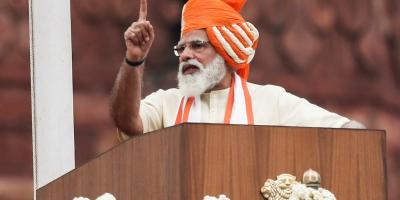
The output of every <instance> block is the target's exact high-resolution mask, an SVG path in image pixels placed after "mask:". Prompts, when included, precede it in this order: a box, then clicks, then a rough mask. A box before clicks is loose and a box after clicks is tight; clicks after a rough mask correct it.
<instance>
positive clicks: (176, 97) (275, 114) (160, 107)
mask: <svg viewBox="0 0 400 200" xmlns="http://www.w3.org/2000/svg"><path fill="white" fill-rule="evenodd" d="M248 88H249V92H250V95H251V99H252V106H253V114H254V124H256V125H276V126H302V127H331V128H339V127H341V126H342V125H343V124H345V123H347V122H349V121H350V120H349V119H347V118H345V117H342V116H340V115H338V114H336V113H332V112H329V111H327V110H325V109H323V108H321V107H318V106H316V105H314V104H311V103H310V102H308V101H307V100H306V99H304V98H299V97H297V96H294V95H292V94H290V93H288V92H286V91H285V89H283V88H282V87H279V86H274V85H264V86H262V85H257V84H253V83H248ZM228 92H229V88H227V89H223V90H217V91H211V92H209V93H205V94H202V95H201V96H200V98H201V122H203V123H223V122H224V115H225V108H226V102H227V96H228ZM181 99H182V94H181V93H180V92H179V90H178V89H175V88H173V89H169V90H158V91H157V92H154V93H152V94H150V95H149V96H147V97H146V98H145V99H143V100H142V101H141V104H140V116H141V118H142V122H143V129H144V132H145V133H146V132H150V131H154V130H157V129H161V128H165V127H169V126H173V125H174V124H175V119H176V115H177V112H178V108H179V104H180V101H181Z"/></svg>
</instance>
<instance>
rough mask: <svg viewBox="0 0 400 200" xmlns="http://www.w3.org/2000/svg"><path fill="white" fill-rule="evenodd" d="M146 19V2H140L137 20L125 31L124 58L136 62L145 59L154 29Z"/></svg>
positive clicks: (144, 0)
mask: <svg viewBox="0 0 400 200" xmlns="http://www.w3.org/2000/svg"><path fill="white" fill-rule="evenodd" d="M146 17H147V0H140V11H139V19H138V20H137V21H136V22H133V23H132V24H131V26H130V27H129V28H128V29H127V30H126V31H125V33H124V39H125V45H126V55H125V56H126V58H127V59H128V60H130V61H133V62H136V61H141V60H143V59H145V58H146V56H147V54H148V53H149V50H150V47H151V44H152V43H153V41H154V29H153V26H152V25H151V24H150V22H149V21H147V20H146Z"/></svg>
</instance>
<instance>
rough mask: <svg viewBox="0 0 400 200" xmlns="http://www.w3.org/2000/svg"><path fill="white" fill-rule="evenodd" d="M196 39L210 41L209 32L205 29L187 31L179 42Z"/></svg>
mask: <svg viewBox="0 0 400 200" xmlns="http://www.w3.org/2000/svg"><path fill="white" fill-rule="evenodd" d="M194 40H201V41H208V36H207V32H206V31H205V30H203V29H199V30H193V31H190V32H187V33H185V34H183V35H182V37H181V39H180V40H179V43H184V42H188V41H194Z"/></svg>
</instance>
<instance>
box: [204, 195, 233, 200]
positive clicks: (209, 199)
mask: <svg viewBox="0 0 400 200" xmlns="http://www.w3.org/2000/svg"><path fill="white" fill-rule="evenodd" d="M203 200H230V199H229V198H228V197H226V196H225V195H223V194H221V195H219V197H218V198H217V197H213V196H208V195H207V196H205V197H204V198H203Z"/></svg>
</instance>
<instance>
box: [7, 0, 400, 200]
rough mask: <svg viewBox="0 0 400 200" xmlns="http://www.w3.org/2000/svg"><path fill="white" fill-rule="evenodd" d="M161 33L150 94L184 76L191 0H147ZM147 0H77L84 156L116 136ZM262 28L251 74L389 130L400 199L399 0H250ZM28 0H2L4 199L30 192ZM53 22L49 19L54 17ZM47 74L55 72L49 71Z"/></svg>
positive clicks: (149, 71) (79, 139) (148, 78)
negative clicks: (114, 102) (121, 74)
mask: <svg viewBox="0 0 400 200" xmlns="http://www.w3.org/2000/svg"><path fill="white" fill-rule="evenodd" d="M148 1H149V12H150V13H149V16H148V19H149V20H150V21H151V23H152V24H153V26H154V27H155V31H156V39H155V42H154V43H153V48H152V50H151V53H150V55H149V56H148V59H147V61H146V62H147V67H146V71H145V77H144V94H143V95H147V94H149V93H151V92H153V91H155V90H157V89H158V88H163V89H167V88H170V87H175V85H176V70H177V64H178V61H177V58H176V57H174V55H173V52H172V46H173V45H174V44H175V43H176V42H177V41H178V39H179V30H180V16H181V13H180V11H181V8H182V5H183V3H184V2H185V1H183V0H182V1H178V0H148ZM138 6H139V0H130V1H128V0H112V1H103V0H81V1H79V0H72V1H71V17H72V47H73V77H74V115H75V119H74V120H75V140H76V142H75V145H76V166H77V167H78V166H80V165H82V164H84V163H86V162H87V161H89V160H90V159H92V158H94V157H95V156H96V155H98V154H100V153H102V152H104V151H106V150H107V149H109V148H111V147H113V146H115V145H116V144H118V140H117V139H116V129H115V127H114V126H113V123H112V121H111V119H110V117H109V113H108V109H109V105H108V103H109V95H110V91H111V88H112V85H113V81H114V78H115V76H116V74H117V72H118V68H119V65H120V64H121V62H122V60H123V57H124V51H125V47H124V41H123V32H124V30H125V29H126V28H127V27H128V26H129V25H130V23H132V22H133V21H134V20H136V19H137V17H138ZM242 14H243V16H244V17H245V19H247V20H248V21H250V22H252V23H253V24H254V25H255V26H256V27H257V28H258V30H259V32H260V34H261V36H260V42H259V45H258V46H259V47H258V50H257V52H256V56H255V59H254V60H253V62H252V69H251V76H250V79H249V80H250V82H254V83H258V84H275V85H280V86H283V87H285V88H286V89H287V91H289V92H291V93H294V94H296V95H297V96H301V97H305V98H307V99H308V100H310V101H311V102H313V103H315V104H318V105H320V106H322V107H325V108H328V109H330V110H331V111H334V112H337V113H339V114H342V115H345V116H347V117H349V118H353V119H355V120H358V121H360V122H362V123H363V124H365V125H366V126H367V127H368V128H371V129H384V130H386V133H387V157H386V158H387V172H388V176H387V177H388V190H389V200H399V199H400V1H399V0H307V1H301V0H249V1H248V2H247V4H246V5H245V7H244V8H243V11H242ZM28 28H29V21H28V1H27V0H0V88H1V92H0V113H1V115H0V158H1V159H0V199H1V200H2V199H5V200H28V199H32V188H33V186H32V139H31V137H32V136H31V97H30V68H29V29H28ZM49 31H51V27H49ZM49 76H51V75H50V74H49Z"/></svg>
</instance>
